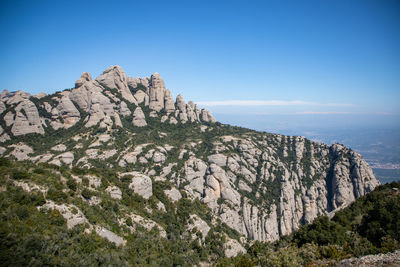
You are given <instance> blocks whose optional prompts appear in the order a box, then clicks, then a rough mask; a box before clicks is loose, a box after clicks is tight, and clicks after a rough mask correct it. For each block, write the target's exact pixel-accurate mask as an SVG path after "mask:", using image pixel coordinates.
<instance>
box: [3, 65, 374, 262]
mask: <svg viewBox="0 0 400 267" xmlns="http://www.w3.org/2000/svg"><path fill="white" fill-rule="evenodd" d="M0 121H1V127H0V143H1V147H0V151H1V154H2V155H3V156H5V157H12V158H15V159H17V160H31V161H33V162H35V163H38V162H47V163H49V164H54V165H58V166H63V165H64V166H67V167H75V166H77V167H84V168H91V167H96V166H102V167H107V168H111V169H113V168H115V169H116V170H117V171H116V172H120V171H121V169H123V170H124V172H126V171H128V173H124V174H121V175H120V176H119V178H120V179H122V180H123V179H131V180H130V181H129V183H127V184H129V190H131V191H129V192H133V193H134V194H137V195H138V196H137V197H142V198H144V199H148V200H151V202H152V203H153V204H154V205H153V209H154V208H155V207H156V204H155V203H158V204H157V207H158V209H159V210H164V212H165V210H166V206H167V205H164V204H165V203H164V204H163V203H161V202H159V200H161V199H159V200H157V199H154V198H156V196H155V195H156V194H155V193H154V195H153V183H155V182H157V186H160V184H159V183H165V184H168V189H165V190H161V191H160V190H159V191H157V192H158V193H159V194H163V196H164V197H165V200H166V201H169V202H170V203H172V204H171V205H175V204H176V203H179V201H182V199H186V198H188V199H190V200H196V199H197V200H200V201H201V202H203V203H205V204H206V205H207V206H208V207H209V209H210V210H211V211H212V212H213V213H214V215H215V217H218V218H219V219H220V220H221V221H222V222H224V223H225V224H226V225H227V226H228V227H230V228H232V229H234V230H236V231H237V232H238V233H239V234H241V235H242V236H243V237H247V238H250V239H253V240H261V241H264V240H269V241H273V240H277V239H278V238H279V237H280V236H282V235H287V234H290V233H291V232H292V231H294V230H296V229H298V227H299V226H300V225H301V224H304V223H310V222H312V221H313V220H314V219H315V218H316V217H317V216H319V215H324V214H328V213H332V212H335V211H336V210H338V209H341V208H343V207H345V206H347V205H349V204H350V203H351V202H352V201H354V200H355V199H356V198H358V197H360V196H362V195H365V194H366V193H367V192H370V191H371V190H373V189H374V188H375V187H376V186H377V185H378V184H379V182H378V181H377V180H376V178H375V177H374V175H373V173H372V170H371V168H370V167H369V166H368V164H367V163H366V162H365V160H364V159H363V158H362V157H361V155H360V154H358V153H356V152H355V151H352V150H349V149H347V148H346V147H344V146H342V145H339V144H334V145H332V146H328V145H324V144H320V143H316V142H311V141H309V140H307V139H305V138H304V137H289V136H283V135H277V134H267V133H260V132H255V131H246V130H244V129H240V130H238V129H236V128H234V127H228V126H225V125H222V124H219V123H215V122H216V121H215V118H214V117H213V115H212V114H211V113H210V112H209V111H207V110H205V109H201V110H200V109H199V108H198V107H197V105H196V104H195V103H193V102H192V101H188V103H186V102H185V100H184V98H183V96H182V95H178V96H177V97H176V101H174V100H173V97H172V94H171V91H170V90H168V89H166V87H165V83H164V81H163V80H162V78H161V77H160V75H159V74H158V73H154V74H153V75H151V77H145V78H131V77H127V76H126V74H125V72H124V71H123V70H122V69H121V68H120V67H119V66H111V67H110V68H108V69H107V70H106V71H104V72H103V73H102V74H101V75H100V76H99V77H97V78H96V79H94V80H92V79H91V75H90V74H89V73H83V74H82V76H81V77H80V78H79V79H78V80H77V81H76V82H75V88H73V89H70V90H65V91H63V92H58V93H55V94H52V95H47V96H41V97H39V98H38V97H35V96H31V95H30V94H27V93H24V92H22V91H18V92H8V91H6V90H4V91H3V92H2V93H1V94H0ZM55 130H57V132H56V135H54V131H55ZM29 134H31V135H29ZM47 134H49V135H47ZM24 135H26V138H25V137H24V139H23V140H24V142H22V141H20V139H18V138H17V137H18V136H24ZM30 137H32V138H30ZM48 137H49V138H48ZM17 140H18V141H17ZM35 142H40V148H38V146H37V143H35ZM133 170H134V172H133ZM128 175H131V176H129V177H130V178H126V177H125V178H123V177H124V176H128ZM100 183H101V181H100V182H97V183H96V184H97V187H98V186H99V184H100ZM97 187H96V186H94V189H93V188H92V190H97V189H95V188H97ZM106 188H107V189H106V192H107V196H109V197H111V198H112V199H113V200H115V201H120V200H121V199H123V196H124V194H125V193H126V192H127V191H123V190H122V189H123V188H122V187H121V186H120V185H118V187H117V186H115V185H112V184H110V185H107V187H106ZM154 188H155V189H158V187H154ZM122 192H124V193H122ZM133 193H132V194H133ZM96 203H97V202H96V201H92V202H91V204H90V205H96ZM160 203H161V204H160ZM52 206H53V207H54V208H56V209H60V210H63V212H64V210H65V209H66V208H65V207H61V206H60V207H59V206H57V207H56V206H54V205H52ZM149 210H150V208H149ZM149 212H150V211H149ZM64 213H65V214H67V213H66V212H64ZM66 216H67V215H66ZM68 216H70V215H68ZM68 218H69V217H68ZM132 218H133V219H137V218H138V217H132ZM133 219H132V220H133ZM191 219H192V220H193V223H194V224H195V225H197V226H196V227H200V228H201V229H199V230H200V231H202V233H203V235H204V234H205V232H208V230H207V231H206V230H205V229H208V228H207V224H204V223H203V222H201V221H200V220H199V218H198V217H195V216H192V218H191ZM208 226H209V227H211V225H208ZM99 233H105V231H103V230H99ZM105 236H106V234H105ZM108 236H111V235H108ZM119 241H121V240H119ZM121 242H122V241H121ZM121 242H119V244H121ZM237 242H238V241H230V247H231V249H227V251H228V253H229V254H230V255H234V254H235V253H239V252H240V251H243V249H242V248H243V247H241V245H240V242H239V243H237Z"/></svg>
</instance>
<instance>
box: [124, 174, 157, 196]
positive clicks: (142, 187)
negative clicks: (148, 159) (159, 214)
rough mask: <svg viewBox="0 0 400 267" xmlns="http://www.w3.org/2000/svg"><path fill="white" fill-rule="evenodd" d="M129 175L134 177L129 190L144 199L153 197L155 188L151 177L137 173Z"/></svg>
mask: <svg viewBox="0 0 400 267" xmlns="http://www.w3.org/2000/svg"><path fill="white" fill-rule="evenodd" d="M128 174H130V175H133V178H132V181H131V183H130V184H129V188H130V189H132V190H133V192H135V193H136V194H138V195H140V196H142V197H143V198H145V199H149V198H150V197H151V196H152V195H153V187H152V182H151V179H150V177H148V176H146V175H144V174H141V173H135V172H132V173H128Z"/></svg>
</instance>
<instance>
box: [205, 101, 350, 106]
mask: <svg viewBox="0 0 400 267" xmlns="http://www.w3.org/2000/svg"><path fill="white" fill-rule="evenodd" d="M197 104H199V105H203V106H209V107H211V106H353V105H352V104H335V103H328V104H322V103H317V102H308V101H302V100H291V101H285V100H222V101H198V102H197Z"/></svg>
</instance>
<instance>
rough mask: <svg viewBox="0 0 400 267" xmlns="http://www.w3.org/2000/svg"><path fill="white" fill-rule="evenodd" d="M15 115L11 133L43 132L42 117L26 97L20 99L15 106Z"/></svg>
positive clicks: (16, 134)
mask: <svg viewBox="0 0 400 267" xmlns="http://www.w3.org/2000/svg"><path fill="white" fill-rule="evenodd" d="M15 112H16V116H15V120H14V122H13V127H12V128H11V132H12V134H13V135H15V136H18V135H25V134H29V133H38V134H44V129H43V126H42V119H41V118H40V117H39V112H38V110H37V108H36V106H35V104H33V102H31V101H30V100H28V99H25V100H22V101H21V102H20V103H19V104H18V105H17V107H16V108H15Z"/></svg>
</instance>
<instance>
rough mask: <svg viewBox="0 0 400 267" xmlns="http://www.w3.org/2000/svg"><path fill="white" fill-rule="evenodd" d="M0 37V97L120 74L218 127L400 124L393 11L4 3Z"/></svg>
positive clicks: (398, 35)
mask: <svg viewBox="0 0 400 267" xmlns="http://www.w3.org/2000/svg"><path fill="white" fill-rule="evenodd" d="M0 30H1V42H0V61H1V64H0V88H1V89H5V88H6V89H8V90H11V91H14V90H20V89H21V90H24V91H28V92H30V93H33V94H34V93H38V92H41V91H44V92H47V93H51V92H54V91H57V90H61V89H64V88H70V87H73V85H74V81H75V80H76V79H77V78H78V77H79V76H80V74H81V73H82V72H84V71H88V72H90V73H92V76H94V77H96V76H98V75H99V74H100V73H101V72H102V71H103V70H105V69H106V68H107V67H108V66H110V65H120V66H122V68H123V69H124V70H125V71H126V72H127V74H128V75H130V76H134V77H136V76H149V75H150V74H151V73H153V72H159V73H160V74H161V76H162V77H163V78H164V80H165V82H166V85H167V87H168V88H170V89H171V90H172V92H173V94H174V95H175V96H176V95H177V94H178V93H182V94H183V96H184V98H185V99H186V100H190V99H191V100H194V101H197V102H200V103H201V104H202V105H203V106H206V107H208V108H209V109H210V110H212V111H213V112H214V113H216V114H217V118H218V116H220V118H224V114H231V115H232V114H234V113H235V112H236V113H239V112H244V113H246V114H250V115H251V114H257V115H259V116H262V115H265V116H270V115H271V114H275V115H276V114H285V115H292V117H291V118H292V119H293V118H295V117H296V116H302V117H307V116H309V117H310V118H311V117H313V116H314V117H315V116H319V118H325V117H326V118H327V119H329V116H330V115H332V116H336V117H338V116H339V117H340V118H341V119H340V118H339V120H346V118H350V117H351V116H354V115H365V116H369V115H373V117H374V118H376V117H377V118H378V119H376V120H377V121H380V120H381V119H380V118H384V119H383V120H385V119H387V118H388V117H390V118H391V123H395V122H396V120H397V119H398V118H399V114H400V105H399V103H400V1H397V0H394V1H388V0H373V1H369V0H360V1H357V0H351V1H349V0H346V1H341V0H337V1H324V0H320V1H285V0H283V1H232V0H231V1H126V2H125V1H61V0H57V1H40V0H37V1H34V0H31V1H19V0H12V1H9V0H2V1H0ZM227 101H230V102H227ZM241 101H242V102H241ZM243 101H245V102H243ZM255 101H258V102H255ZM218 114H219V115H218ZM393 116H394V117H393Z"/></svg>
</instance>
